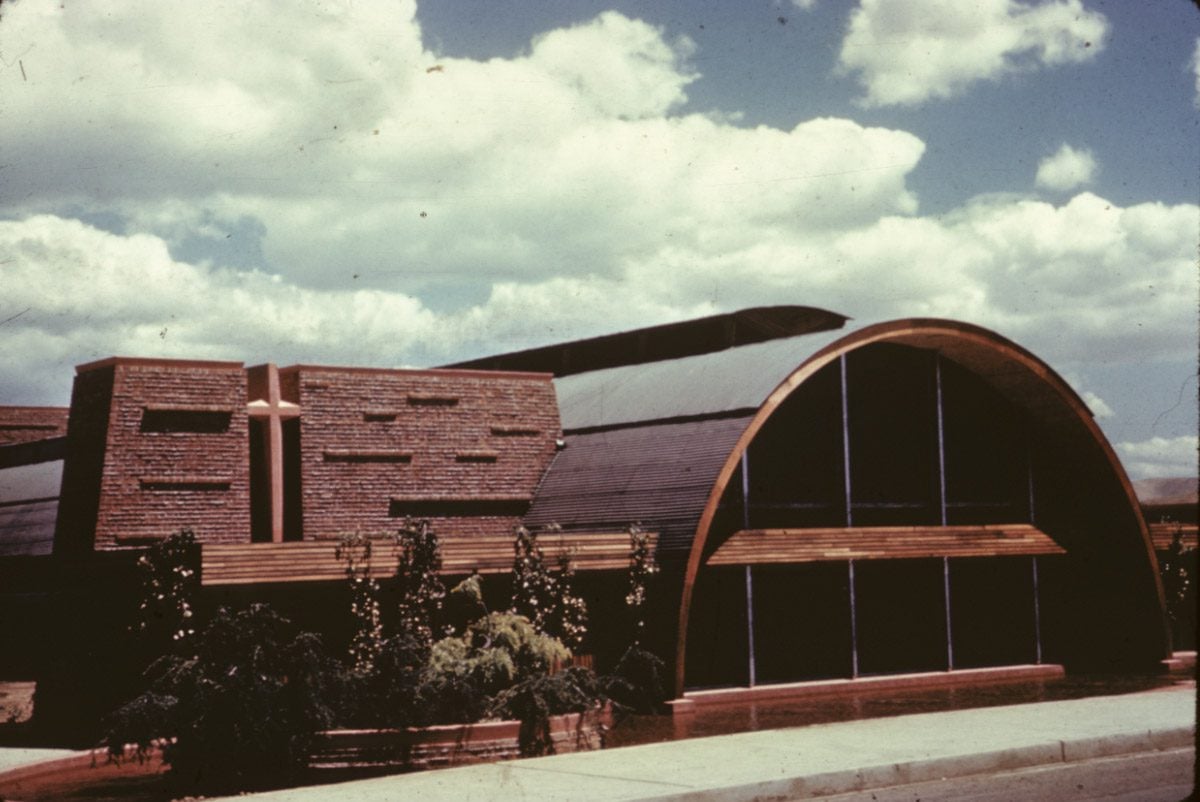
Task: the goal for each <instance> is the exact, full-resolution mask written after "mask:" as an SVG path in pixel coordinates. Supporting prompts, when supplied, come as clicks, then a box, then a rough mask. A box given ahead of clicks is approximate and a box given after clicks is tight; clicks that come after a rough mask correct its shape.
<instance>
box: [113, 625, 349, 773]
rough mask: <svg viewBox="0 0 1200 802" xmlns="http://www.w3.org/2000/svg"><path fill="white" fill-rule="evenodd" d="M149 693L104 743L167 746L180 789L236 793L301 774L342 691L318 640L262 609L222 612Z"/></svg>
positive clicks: (118, 718)
mask: <svg viewBox="0 0 1200 802" xmlns="http://www.w3.org/2000/svg"><path fill="white" fill-rule="evenodd" d="M150 676H151V677H152V681H151V686H150V689H149V690H148V691H147V692H146V693H143V694H142V695H141V696H140V697H138V698H137V699H135V700H133V701H132V702H130V703H129V704H127V705H125V706H124V707H123V708H121V709H120V710H118V711H117V712H116V713H115V714H114V715H113V716H112V717H111V719H110V721H109V730H108V733H107V735H106V736H105V739H104V742H105V745H106V746H107V747H108V749H109V752H110V754H114V755H119V754H121V752H122V750H123V746H124V745H125V744H127V743H134V744H136V745H137V746H138V747H139V749H144V748H146V747H147V746H149V743H150V739H152V738H156V737H169V736H173V737H174V740H173V741H172V742H169V743H167V744H166V746H164V750H163V757H164V760H165V761H166V762H167V763H169V764H170V766H171V769H172V774H173V776H174V777H175V778H176V779H177V780H178V781H179V782H180V783H181V784H182V785H184V786H186V787H188V788H194V789H202V790H232V789H245V788H252V787H261V786H267V785H272V784H276V783H280V782H286V781H287V780H288V779H289V778H291V777H292V776H293V775H294V773H295V772H297V771H298V770H299V769H300V768H302V767H303V766H304V765H305V761H306V757H307V754H308V747H309V744H310V742H311V738H312V736H313V734H314V733H315V732H317V731H318V730H321V729H324V728H327V727H329V726H330V725H332V724H333V723H334V721H335V720H336V711H337V708H338V707H339V706H340V705H341V704H342V703H343V701H344V693H345V686H344V684H343V675H342V672H341V669H340V666H339V664H338V663H337V662H336V661H333V660H331V659H330V658H329V657H328V656H327V654H326V653H325V651H324V649H323V648H322V646H321V642H320V639H319V638H317V637H316V636H315V635H312V634H309V633H303V632H299V631H297V630H296V628H295V627H294V626H293V625H292V624H291V622H289V621H288V620H287V619H285V618H282V617H281V616H279V615H278V614H276V613H275V612H274V611H272V610H271V609H270V608H269V607H267V606H266V605H261V604H256V605H253V606H251V607H250V608H249V609H247V610H244V611H241V612H236V613H231V612H230V611H228V610H226V609H221V610H220V611H218V612H217V614H216V615H215V616H214V617H213V620H212V621H211V623H210V624H209V625H208V626H207V627H206V628H205V629H204V630H203V631H202V632H201V633H200V634H199V635H198V636H197V637H196V638H195V641H194V651H193V652H192V653H191V654H189V655H186V656H182V655H169V656H167V657H164V658H163V659H162V660H160V661H158V662H157V663H156V664H155V665H154V666H152V667H151V672H150Z"/></svg>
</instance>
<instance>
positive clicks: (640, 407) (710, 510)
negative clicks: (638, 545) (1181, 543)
mask: <svg viewBox="0 0 1200 802" xmlns="http://www.w3.org/2000/svg"><path fill="white" fill-rule="evenodd" d="M876 342H888V343H893V344H900V345H908V346H911V347H915V348H921V349H926V350H932V351H936V352H938V353H939V354H940V355H941V356H942V357H943V358H946V359H949V360H952V361H954V362H956V363H958V364H959V365H961V366H962V367H964V368H966V369H967V370H968V371H970V372H971V373H973V374H975V375H976V376H978V377H979V378H981V379H983V380H984V381H985V382H986V383H987V384H989V385H990V386H991V387H993V388H994V389H995V390H996V391H997V392H999V393H1000V394H1001V395H1002V396H1003V397H1005V398H1006V399H1008V401H1009V402H1010V403H1012V404H1013V405H1014V406H1015V407H1017V408H1018V409H1021V410H1022V411H1023V412H1024V413H1025V414H1026V415H1027V416H1028V417H1029V418H1030V419H1031V420H1032V421H1033V422H1034V423H1035V424H1037V425H1038V426H1039V428H1041V429H1042V430H1044V431H1051V432H1054V433H1055V437H1056V438H1058V439H1059V440H1060V441H1061V442H1062V444H1063V446H1064V448H1068V449H1069V450H1070V451H1071V453H1076V452H1077V453H1078V454H1079V455H1081V457H1080V458H1081V459H1083V460H1085V461H1087V462H1088V464H1089V465H1092V466H1095V470H1097V471H1098V472H1099V473H1098V474H1097V475H1104V476H1105V477H1107V478H1106V480H1105V485H1106V487H1105V491H1106V492H1109V493H1110V495H1113V496H1115V497H1117V501H1116V502H1115V504H1116V507H1115V509H1117V511H1118V513H1119V514H1118V517H1119V518H1120V519H1121V520H1120V521H1119V522H1116V523H1114V526H1117V527H1118V528H1119V529H1120V530H1121V531H1122V532H1123V533H1124V534H1122V535H1121V537H1122V538H1123V539H1125V540H1127V541H1131V542H1134V545H1135V547H1136V548H1138V550H1139V551H1141V552H1143V553H1144V554H1145V555H1146V559H1145V561H1144V565H1141V566H1139V567H1138V568H1137V569H1135V573H1136V574H1137V582H1138V584H1139V585H1140V586H1142V587H1145V588H1147V589H1150V592H1151V593H1152V594H1153V593H1156V594H1157V598H1158V600H1159V606H1160V607H1161V599H1162V591H1161V585H1160V584H1159V582H1158V578H1157V571H1156V570H1155V567H1156V563H1155V561H1154V555H1153V550H1152V548H1151V546H1150V540H1149V536H1148V533H1147V530H1146V525H1145V522H1144V520H1143V519H1142V516H1141V513H1140V511H1139V509H1138V505H1137V500H1136V496H1135V494H1134V492H1133V488H1132V486H1131V484H1130V482H1129V479H1128V477H1127V476H1126V475H1125V472H1124V470H1123V468H1122V467H1121V465H1120V462H1119V461H1118V460H1117V458H1116V455H1115V454H1114V452H1113V450H1112V448H1111V446H1110V445H1109V443H1108V441H1107V440H1106V439H1105V437H1104V435H1103V434H1102V433H1101V432H1100V430H1099V428H1098V427H1097V425H1096V423H1095V421H1094V420H1093V418H1092V414H1091V412H1090V411H1089V410H1088V408H1087V406H1086V404H1085V403H1084V402H1083V401H1082V400H1081V399H1080V397H1079V396H1078V395H1077V394H1076V393H1075V392H1074V391H1073V390H1072V389H1071V388H1070V387H1069V386H1068V385H1067V384H1066V382H1064V381H1063V380H1062V379H1061V378H1060V377H1059V376H1058V375H1057V374H1056V373H1055V372H1054V371H1053V370H1052V369H1051V368H1050V367H1049V366H1048V365H1046V364H1045V363H1044V362H1043V361H1041V360H1040V359H1039V358H1037V357H1036V356H1034V355H1033V354H1032V353H1030V352H1029V351H1027V350H1025V349H1024V348H1022V347H1020V346H1018V345H1016V344H1015V343H1013V342H1011V341H1009V340H1007V339H1006V338H1004V337H1002V336H1000V335H998V334H996V333H994V332H991V331H988V330H986V329H983V328H980V327H978V326H973V325H969V324H964V323H959V322H954V321H947V320H935V319H908V320H896V321H890V322H885V323H877V324H872V325H857V326H848V327H847V328H845V329H841V330H835V331H821V332H816V333H812V334H808V335H805V336H800V337H791V338H786V339H779V340H772V341H768V342H763V343H757V344H754V345H747V346H744V347H740V348H731V349H728V350H724V351H719V352H715V353H707V354H701V355H697V356H690V357H685V358H680V359H674V360H667V361H661V362H655V363H649V364H640V365H626V366H621V367H615V368H609V369H605V370H597V371H592V372H589V373H582V374H577V375H574V376H568V377H563V378H559V379H556V381H555V384H556V388H557V391H558V399H559V407H560V410H561V415H562V421H563V430H564V433H565V440H566V445H565V448H564V449H563V450H562V451H561V452H560V453H559V455H558V456H557V458H556V460H555V462H554V463H553V465H552V466H551V468H550V470H549V471H548V473H547V475H546V476H545V478H544V479H543V482H542V485H541V487H540V488H539V491H538V494H537V496H536V497H535V500H534V503H533V506H532V507H531V509H530V513H529V516H528V518H527V520H528V521H529V522H530V523H532V524H542V523H550V522H556V523H559V524H560V525H562V526H564V527H566V528H572V527H579V528H582V527H586V526H596V525H600V524H603V525H606V526H613V525H617V526H619V525H621V524H623V523H628V522H630V521H633V520H639V521H641V522H642V523H643V525H645V526H647V527H649V528H653V529H657V530H659V531H660V533H661V534H660V539H659V559H660V560H661V561H663V562H666V563H672V562H674V563H679V562H685V567H684V580H683V583H684V584H683V595H682V598H681V599H680V609H679V644H678V651H677V660H676V670H677V672H678V676H677V686H678V688H679V689H682V676H683V675H682V671H683V661H684V657H685V655H686V636H687V622H688V615H689V608H690V602H691V591H692V586H693V583H694V580H695V577H696V574H697V572H698V570H699V568H700V565H701V563H702V555H703V554H704V550H705V546H706V539H707V538H708V534H709V528H710V527H711V524H712V520H713V516H714V515H715V513H716V509H717V505H718V503H719V501H720V498H721V496H722V494H723V492H724V490H725V487H726V485H727V484H728V482H729V481H730V479H731V477H732V476H733V473H734V471H735V469H736V467H737V464H738V461H739V459H740V456H741V454H742V452H743V451H744V450H745V449H746V448H747V447H748V446H749V444H750V442H751V441H752V440H753V438H754V436H755V435H756V434H757V432H758V431H759V429H760V428H761V427H762V426H763V424H764V423H765V422H766V420H767V419H768V418H770V416H771V415H772V414H773V413H774V411H775V410H776V409H777V408H778V407H779V406H780V404H782V403H783V401H784V400H785V399H786V398H787V397H788V396H789V395H790V394H791V393H792V392H793V391H794V390H795V389H796V388H797V387H799V386H800V385H801V384H803V383H804V382H805V381H806V380H807V379H808V378H810V377H811V376H812V375H813V374H814V373H816V372H817V371H818V370H819V369H820V368H822V367H824V366H825V365H827V364H829V363H830V362H832V361H834V360H836V359H837V358H838V357H840V356H841V355H844V354H848V353H850V352H852V351H854V350H856V349H859V348H862V347H864V346H867V345H870V344H872V343H876ZM1050 534H1051V535H1052V536H1053V535H1054V532H1052V531H1051V532H1050Z"/></svg>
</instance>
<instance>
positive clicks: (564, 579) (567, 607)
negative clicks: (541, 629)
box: [546, 554, 588, 654]
mask: <svg viewBox="0 0 1200 802" xmlns="http://www.w3.org/2000/svg"><path fill="white" fill-rule="evenodd" d="M554 583H555V591H556V593H555V596H556V598H555V600H554V610H553V615H552V616H551V620H550V622H549V626H548V627H547V630H546V632H547V634H549V635H553V636H554V637H556V638H558V639H559V640H560V641H562V642H563V645H564V646H566V647H567V648H568V649H570V650H571V652H572V653H575V654H578V653H579V651H580V650H581V649H582V648H583V642H584V639H585V638H586V637H587V631H588V616H587V602H585V601H584V600H583V598H582V597H580V596H576V595H575V566H574V565H573V564H572V562H571V558H570V556H569V555H567V554H561V555H559V558H558V576H556V577H555V578H554Z"/></svg>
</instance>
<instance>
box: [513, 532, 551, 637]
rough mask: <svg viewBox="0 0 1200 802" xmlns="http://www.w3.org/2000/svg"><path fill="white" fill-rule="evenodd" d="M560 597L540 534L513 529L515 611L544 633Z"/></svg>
mask: <svg viewBox="0 0 1200 802" xmlns="http://www.w3.org/2000/svg"><path fill="white" fill-rule="evenodd" d="M556 595H557V589H556V588H555V584H554V577H553V576H551V575H550V571H549V569H548V568H546V557H545V555H544V554H543V553H542V547H541V546H539V545H538V536H537V532H535V531H533V530H531V529H526V528H525V527H524V526H518V527H517V528H516V529H514V530H513V568H512V611H513V612H514V613H518V614H520V615H523V616H525V617H526V618H528V619H529V620H530V621H531V622H532V623H533V625H534V626H535V627H537V628H538V629H539V630H544V629H545V627H546V625H547V624H548V623H549V620H550V618H551V617H552V615H553V612H554V602H555V597H556Z"/></svg>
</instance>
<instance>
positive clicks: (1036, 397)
mask: <svg viewBox="0 0 1200 802" xmlns="http://www.w3.org/2000/svg"><path fill="white" fill-rule="evenodd" d="M884 342H886V343H894V344H899V345H910V346H913V347H917V348H921V349H924V350H934V351H937V352H939V353H941V354H942V355H943V356H945V357H947V358H949V359H951V360H952V361H954V362H957V363H959V364H960V365H962V366H963V367H965V368H966V369H967V370H969V371H971V372H972V373H974V374H976V375H980V376H981V377H982V378H984V379H985V380H987V381H988V382H989V384H992V385H993V386H996V387H997V389H999V390H1000V391H1001V392H1002V393H1004V394H1005V395H1006V396H1008V397H1009V399H1010V400H1011V401H1013V403H1015V404H1016V405H1017V406H1018V407H1022V408H1024V409H1025V410H1026V411H1027V412H1029V413H1030V414H1031V416H1032V417H1034V418H1035V419H1037V420H1040V421H1042V422H1050V423H1054V424H1057V425H1067V426H1072V427H1077V431H1078V432H1079V433H1081V434H1082V435H1083V436H1084V437H1086V438H1087V439H1088V440H1090V442H1091V443H1092V445H1094V446H1095V447H1096V448H1097V449H1098V450H1099V453H1100V455H1101V458H1102V459H1103V460H1104V462H1105V463H1106V464H1107V468H1108V469H1109V470H1111V471H1112V475H1113V477H1114V478H1115V479H1116V480H1117V482H1118V483H1119V485H1120V487H1121V489H1122V491H1123V493H1124V501H1125V502H1126V503H1127V504H1128V508H1129V511H1130V512H1131V514H1132V517H1133V520H1135V521H1136V523H1137V528H1138V534H1139V536H1140V538H1141V545H1142V547H1143V548H1144V550H1145V552H1146V555H1147V559H1146V561H1145V563H1144V565H1143V566H1142V567H1143V569H1144V573H1145V574H1146V575H1144V576H1143V577H1141V581H1142V582H1149V583H1150V584H1151V585H1152V587H1153V589H1154V592H1155V593H1156V595H1157V602H1158V606H1159V608H1160V609H1165V604H1164V598H1163V589H1162V582H1161V580H1160V578H1159V576H1158V567H1157V566H1158V561H1157V558H1156V557H1155V554H1154V546H1153V543H1152V542H1151V540H1150V534H1149V530H1148V528H1147V526H1146V522H1145V519H1144V518H1143V517H1142V513H1141V507H1140V506H1139V504H1138V501H1137V495H1136V494H1135V492H1134V490H1133V485H1132V484H1131V483H1130V481H1129V477H1128V476H1127V475H1126V473H1125V469H1124V468H1123V467H1122V466H1121V462H1120V460H1119V459H1118V458H1117V455H1116V453H1115V452H1114V451H1113V449H1112V446H1111V445H1110V444H1109V442H1108V439H1107V438H1106V437H1105V436H1104V434H1103V433H1102V432H1101V431H1100V428H1099V426H1097V425H1096V422H1095V420H1094V418H1093V416H1092V413H1091V411H1090V410H1089V409H1088V407H1087V405H1086V404H1085V403H1084V402H1083V400H1082V399H1081V398H1080V397H1079V396H1078V395H1077V394H1076V393H1075V391H1074V390H1072V389H1071V387H1070V386H1069V385H1068V384H1067V383H1066V382H1065V381H1064V380H1063V379H1062V378H1061V377H1060V376H1059V375H1058V374H1057V373H1056V372H1055V371H1054V370H1053V369H1052V368H1051V367H1050V366H1049V365H1047V364H1046V363H1045V362H1043V361H1042V360H1041V359H1039V358H1038V357H1036V356H1034V355H1033V354H1032V353H1030V352H1029V351H1027V350H1025V349H1024V348H1022V347H1021V346H1019V345H1017V344H1016V343H1014V342H1012V341H1011V340H1008V339H1007V338H1005V337H1002V336H1000V335H999V334H996V333H995V332H992V331H989V330H987V329H984V328H982V327H979V326H973V325H970V324H967V323H959V322H955V321H948V320H939V319H929V318H911V319H904V320H895V321H890V322H887V323H879V324H875V325H872V326H867V327H865V328H863V329H860V330H859V331H856V332H853V333H851V334H848V335H847V336H845V337H843V338H841V339H839V340H837V341H836V342H833V343H830V344H829V345H827V346H825V347H824V348H821V349H820V350H818V351H817V352H816V353H814V354H813V355H812V356H810V357H808V359H806V360H805V361H804V362H803V363H802V364H801V365H800V366H799V367H797V368H796V369H795V370H793V371H792V372H791V373H790V374H789V375H788V376H787V377H786V378H785V379H784V380H783V381H782V382H780V384H779V385H778V386H777V387H776V388H775V389H774V390H773V391H772V392H771V394H770V395H769V396H768V397H767V399H766V401H764V402H763V403H762V405H761V406H760V407H759V408H758V411H757V412H756V413H755V414H754V417H753V418H752V419H751V420H750V423H749V424H748V425H747V426H746V429H745V431H743V432H742V435H741V437H739V438H738V441H737V443H736V444H735V445H734V447H733V449H732V450H731V451H730V453H729V456H728V457H726V459H725V462H724V464H723V465H722V467H721V470H720V472H719V473H718V474H717V479H716V481H715V482H714V484H713V487H712V490H711V491H710V492H709V495H708V499H707V501H706V502H705V505H704V510H703V512H702V514H701V516H700V522H699V523H698V524H697V526H696V534H695V537H694V538H693V539H692V545H691V550H690V552H689V554H688V561H687V567H686V569H685V572H684V578H683V588H682V592H681V597H680V604H679V624H678V626H679V629H678V633H677V639H676V649H675V695H676V696H677V697H679V696H682V694H683V691H684V676H685V669H686V658H687V636H688V623H689V618H690V613H691V604H692V595H693V591H694V589H695V584H696V577H697V575H698V574H699V571H700V567H701V561H702V559H703V554H704V549H705V546H706V545H707V542H708V537H709V533H710V530H711V528H712V522H713V517H714V516H715V514H716V511H717V505H718V504H719V503H720V500H721V497H722V496H723V495H724V493H725V489H726V487H727V486H728V484H729V481H730V479H731V478H732V476H733V473H734V471H735V470H736V469H737V467H738V465H739V463H740V461H741V458H742V454H743V452H745V450H746V449H747V448H749V446H750V443H751V442H753V440H754V438H755V437H757V436H758V432H759V431H760V430H761V429H762V427H763V426H764V425H765V424H766V422H767V420H768V419H770V417H771V416H772V415H773V414H774V413H775V412H776V410H778V409H779V407H780V405H782V404H783V402H784V401H785V400H786V399H787V398H788V397H789V396H790V395H791V394H792V393H793V392H795V391H796V390H797V389H798V388H799V387H800V385H802V384H803V383H804V382H806V381H807V380H808V379H809V378H811V377H812V376H813V375H814V374H815V373H816V372H817V371H819V370H820V369H821V368H823V367H825V366H826V365H828V364H830V363H831V362H834V361H835V360H837V359H839V358H840V357H842V356H844V355H846V354H849V353H851V352H852V351H856V350H858V349H860V348H863V347H864V346H867V345H871V344H874V343H884ZM999 385H1003V386H999ZM1005 389H1007V390H1009V392H1007V393H1005V392H1004V391H1005ZM1014 395H1016V396H1019V398H1014V397H1013V396H1014ZM1162 627H1163V635H1164V640H1163V641H1162V642H1163V643H1164V644H1166V643H1169V642H1170V639H1169V634H1167V629H1166V621H1165V619H1164V620H1163V622H1162ZM1164 656H1166V655H1164Z"/></svg>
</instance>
